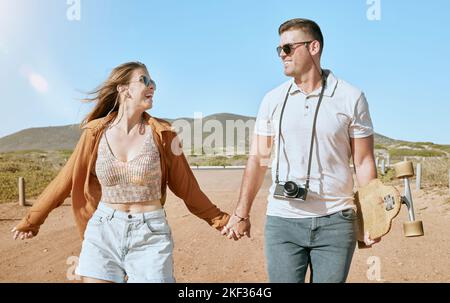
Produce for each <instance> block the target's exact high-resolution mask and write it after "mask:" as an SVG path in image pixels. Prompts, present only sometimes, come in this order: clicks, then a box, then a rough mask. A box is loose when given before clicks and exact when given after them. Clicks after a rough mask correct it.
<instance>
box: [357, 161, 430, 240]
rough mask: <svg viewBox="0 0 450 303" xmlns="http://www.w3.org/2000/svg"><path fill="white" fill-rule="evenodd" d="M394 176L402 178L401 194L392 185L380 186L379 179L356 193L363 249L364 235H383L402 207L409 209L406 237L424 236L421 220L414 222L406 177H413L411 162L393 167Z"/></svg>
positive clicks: (359, 231) (381, 184)
mask: <svg viewBox="0 0 450 303" xmlns="http://www.w3.org/2000/svg"><path fill="white" fill-rule="evenodd" d="M394 170H395V177H396V178H398V179H403V182H404V187H405V191H404V195H403V196H402V195H400V193H399V191H398V190H397V189H396V188H395V187H394V186H387V185H383V183H382V182H381V180H379V179H374V180H372V181H370V182H369V183H368V184H367V185H365V186H363V187H361V188H360V189H359V190H358V192H356V194H355V204H356V206H357V209H358V211H357V215H358V219H357V220H358V232H357V240H358V247H359V248H366V247H367V246H366V245H365V244H364V234H365V233H366V232H369V235H370V238H371V239H376V238H379V237H382V236H384V235H386V234H387V233H388V232H389V231H390V229H391V225H392V220H393V219H394V218H395V217H396V216H397V215H398V214H399V212H400V207H401V204H405V205H406V206H407V208H408V215H409V221H407V222H404V223H403V234H404V236H405V237H417V236H423V235H424V231H423V224H422V221H416V217H415V214H414V206H413V200H412V195H411V188H410V183H409V178H411V177H413V176H414V168H413V165H412V162H410V161H403V162H399V163H397V164H395V165H394Z"/></svg>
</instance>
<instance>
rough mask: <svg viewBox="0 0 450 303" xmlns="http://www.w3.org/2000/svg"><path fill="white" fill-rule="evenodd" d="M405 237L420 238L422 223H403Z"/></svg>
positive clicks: (422, 233)
mask: <svg viewBox="0 0 450 303" xmlns="http://www.w3.org/2000/svg"><path fill="white" fill-rule="evenodd" d="M403 234H404V235H405V237H420V236H423V235H424V232H423V224H422V221H409V222H404V223H403Z"/></svg>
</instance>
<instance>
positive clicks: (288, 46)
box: [277, 40, 313, 56]
mask: <svg viewBox="0 0 450 303" xmlns="http://www.w3.org/2000/svg"><path fill="white" fill-rule="evenodd" d="M311 42H313V41H312V40H311V41H303V42H296V43H287V44H285V45H282V46H278V47H277V54H278V56H281V51H283V52H284V53H285V54H286V55H288V56H289V55H290V54H291V53H292V51H293V50H295V49H296V48H297V47H294V45H297V44H304V45H307V44H308V43H311Z"/></svg>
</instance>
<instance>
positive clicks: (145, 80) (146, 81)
mask: <svg viewBox="0 0 450 303" xmlns="http://www.w3.org/2000/svg"><path fill="white" fill-rule="evenodd" d="M131 82H142V83H144V85H145V86H146V87H149V86H150V84H152V85H153V88H154V89H156V83H155V81H153V79H152V78H150V77H147V76H146V75H142V76H140V77H139V80H138V81H130V83H131Z"/></svg>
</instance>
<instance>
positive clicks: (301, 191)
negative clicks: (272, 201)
mask: <svg viewBox="0 0 450 303" xmlns="http://www.w3.org/2000/svg"><path fill="white" fill-rule="evenodd" d="M307 194H308V190H307V189H306V188H305V187H304V186H301V185H298V184H297V183H295V182H293V181H288V182H286V183H277V184H276V186H275V192H274V193H273V196H274V198H277V199H289V200H291V199H292V200H298V201H305V200H306V195H307Z"/></svg>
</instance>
